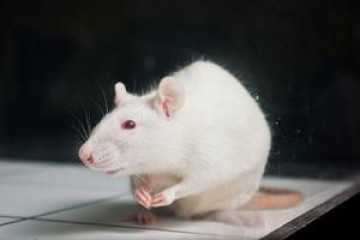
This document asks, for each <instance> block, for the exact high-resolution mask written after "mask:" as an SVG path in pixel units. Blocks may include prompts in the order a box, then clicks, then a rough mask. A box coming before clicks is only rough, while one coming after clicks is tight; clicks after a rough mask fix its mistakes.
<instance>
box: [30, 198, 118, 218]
mask: <svg viewBox="0 0 360 240" xmlns="http://www.w3.org/2000/svg"><path fill="white" fill-rule="evenodd" d="M117 197H119V195H116V196H112V197H108V198H105V199H101V200H97V201H92V202H88V203H82V204H77V205H74V206H71V207H67V208H62V209H58V210H53V211H49V212H45V213H42V214H38V215H34V216H31V217H27V218H28V219H35V218H39V217H44V216H46V215H50V214H54V213H58V212H62V211H68V210H72V209H76V208H81V207H85V206H90V205H93V204H98V203H101V202H107V201H110V200H112V199H114V198H117Z"/></svg>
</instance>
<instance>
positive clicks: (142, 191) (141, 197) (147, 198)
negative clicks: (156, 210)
mask: <svg viewBox="0 0 360 240" xmlns="http://www.w3.org/2000/svg"><path fill="white" fill-rule="evenodd" d="M134 195H135V199H136V201H137V202H138V203H139V204H140V205H141V206H143V207H144V208H147V209H149V208H150V206H151V204H152V203H151V202H152V197H151V195H150V193H149V188H148V186H147V185H146V184H140V185H139V186H137V187H136V188H135V190H134Z"/></svg>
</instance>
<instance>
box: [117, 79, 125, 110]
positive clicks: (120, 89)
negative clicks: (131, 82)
mask: <svg viewBox="0 0 360 240" xmlns="http://www.w3.org/2000/svg"><path fill="white" fill-rule="evenodd" d="M126 96H127V92H126V88H125V85H124V84H123V83H121V82H118V83H116V84H115V100H114V102H115V105H116V106H119V104H120V103H121V102H122V101H124V99H125V98H126Z"/></svg>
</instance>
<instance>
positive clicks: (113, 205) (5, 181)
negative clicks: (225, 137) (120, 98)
mask: <svg viewBox="0 0 360 240" xmlns="http://www.w3.org/2000/svg"><path fill="white" fill-rule="evenodd" d="M263 184H264V185H267V186H278V187H290V188H292V189H297V190H300V191H301V192H303V193H304V195H305V201H304V202H303V203H302V204H300V205H298V206H296V207H293V208H291V209H284V210H271V211H242V212H238V214H243V215H244V216H245V215H246V216H250V217H256V218H260V219H262V222H263V224H262V226H259V227H251V228H248V227H244V226H233V225H229V224H226V223H221V222H211V221H205V220H196V221H195V220H192V221H190V220H183V219H175V218H171V217H160V218H159V220H158V221H157V222H156V223H155V224H154V225H151V226H148V227H144V226H140V225H137V224H135V223H129V222H125V221H123V218H124V215H126V213H128V212H130V211H131V210H133V209H134V208H135V203H134V201H133V199H132V197H131V194H130V185H129V181H128V180H127V179H125V178H123V179H110V178H107V177H106V176H104V175H102V174H99V173H96V172H93V171H91V170H89V169H87V168H85V167H80V166H75V165H74V166H73V165H59V164H44V163H21V162H10V161H0V239H39V240H40V239H234V238H236V239H258V238H261V237H262V236H264V235H266V234H268V233H270V232H271V231H273V230H275V229H276V228H278V227H280V226H282V225H283V224H285V223H286V222H288V221H290V220H292V219H294V218H295V217H297V216H299V215H301V214H302V213H304V212H306V211H308V210H309V209H311V208H313V207H315V206H317V205H319V204H321V203H322V202H324V201H325V200H327V199H329V198H331V197H332V196H334V195H336V194H338V193H340V192H341V191H344V190H345V189H346V188H348V187H350V186H351V183H349V182H329V181H314V180H304V179H302V180H296V179H281V178H266V179H264V181H263Z"/></svg>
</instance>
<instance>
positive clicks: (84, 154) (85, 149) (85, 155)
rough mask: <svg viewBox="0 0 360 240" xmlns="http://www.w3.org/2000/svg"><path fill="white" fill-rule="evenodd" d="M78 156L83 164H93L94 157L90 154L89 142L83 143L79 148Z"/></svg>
mask: <svg viewBox="0 0 360 240" xmlns="http://www.w3.org/2000/svg"><path fill="white" fill-rule="evenodd" d="M79 158H80V159H81V161H82V162H83V163H85V164H93V163H94V158H93V156H92V149H91V146H90V145H89V144H84V145H83V146H82V147H81V148H80V150H79Z"/></svg>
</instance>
